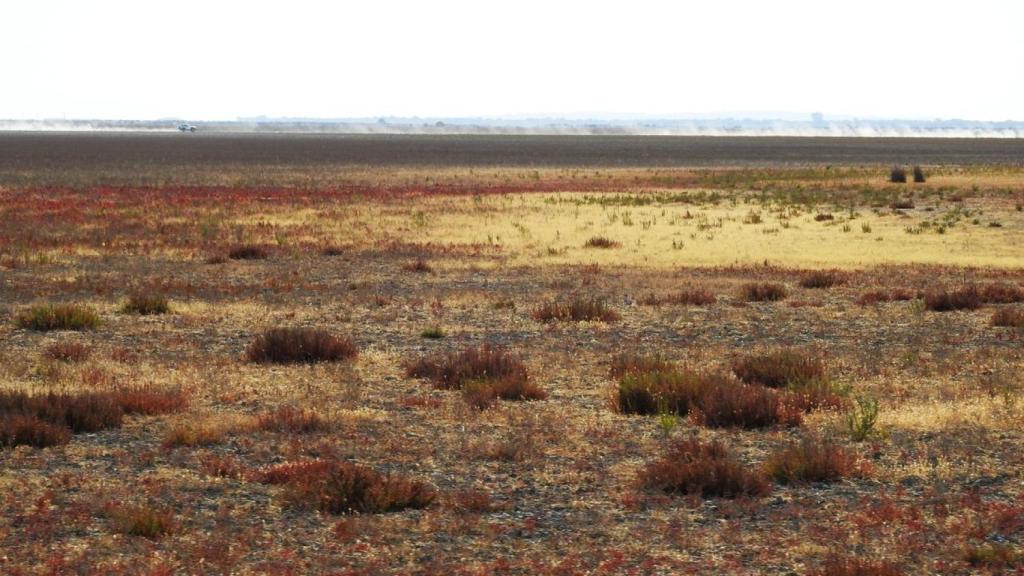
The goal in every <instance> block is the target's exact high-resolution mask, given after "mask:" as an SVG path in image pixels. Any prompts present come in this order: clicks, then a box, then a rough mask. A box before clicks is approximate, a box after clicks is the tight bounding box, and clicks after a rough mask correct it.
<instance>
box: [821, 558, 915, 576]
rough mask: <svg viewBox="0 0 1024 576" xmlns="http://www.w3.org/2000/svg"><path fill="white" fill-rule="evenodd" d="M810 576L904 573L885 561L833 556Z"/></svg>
mask: <svg viewBox="0 0 1024 576" xmlns="http://www.w3.org/2000/svg"><path fill="white" fill-rule="evenodd" d="M807 574H808V576H903V572H901V571H900V570H899V568H897V567H896V566H894V565H893V564H891V563H889V562H886V561H884V560H871V559H868V558H862V557H860V556H841V555H837V554H832V555H830V556H829V557H828V558H826V559H825V562H823V563H822V565H821V567H820V568H817V569H815V570H811V571H810V572H808V573H807Z"/></svg>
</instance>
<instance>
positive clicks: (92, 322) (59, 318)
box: [15, 304, 100, 332]
mask: <svg viewBox="0 0 1024 576" xmlns="http://www.w3.org/2000/svg"><path fill="white" fill-rule="evenodd" d="M15 324H16V325H17V326H18V328H24V329H27V330H37V331H40V332H48V331H50V330H93V329H95V328H97V327H99V325H100V317H99V315H98V314H96V312H95V311H93V310H92V309H91V308H88V307H86V306H82V305H80V304H39V305H36V306H32V307H31V308H29V309H27V310H22V311H21V312H20V313H18V315H17V316H16V317H15Z"/></svg>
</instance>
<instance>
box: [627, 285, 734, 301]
mask: <svg viewBox="0 0 1024 576" xmlns="http://www.w3.org/2000/svg"><path fill="white" fill-rule="evenodd" d="M637 301H638V302H639V303H640V304H643V305H645V306H659V305H661V304H675V305H678V306H709V305H711V304H714V303H715V302H716V301H717V298H715V295H714V293H713V292H711V291H710V290H708V289H706V288H698V287H692V288H684V289H682V290H680V291H678V292H673V293H672V294H668V295H666V296H658V295H656V294H653V293H651V294H648V295H646V296H641V297H640V298H639V299H638V300H637Z"/></svg>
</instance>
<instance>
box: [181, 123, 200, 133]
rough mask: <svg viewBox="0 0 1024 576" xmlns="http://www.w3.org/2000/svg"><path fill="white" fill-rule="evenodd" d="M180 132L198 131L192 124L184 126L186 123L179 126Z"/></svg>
mask: <svg viewBox="0 0 1024 576" xmlns="http://www.w3.org/2000/svg"><path fill="white" fill-rule="evenodd" d="M178 131H179V132H195V131H196V127H195V126H193V125H191V124H184V123H182V124H178Z"/></svg>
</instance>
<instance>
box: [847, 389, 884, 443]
mask: <svg viewBox="0 0 1024 576" xmlns="http://www.w3.org/2000/svg"><path fill="white" fill-rule="evenodd" d="M844 422H845V423H846V432H847V433H848V434H849V435H850V439H851V440H853V441H854V442H863V441H865V440H867V439H868V438H870V437H872V436H874V435H876V434H878V431H877V430H876V429H875V425H876V424H877V423H878V400H875V399H873V398H861V397H857V398H855V402H854V404H853V405H852V406H851V407H850V410H849V411H847V413H846V417H845V419H844Z"/></svg>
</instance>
